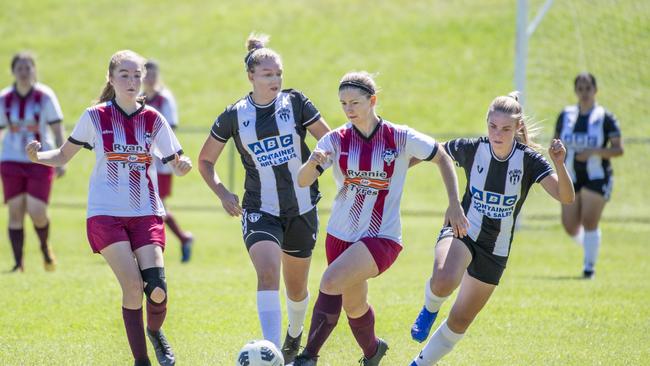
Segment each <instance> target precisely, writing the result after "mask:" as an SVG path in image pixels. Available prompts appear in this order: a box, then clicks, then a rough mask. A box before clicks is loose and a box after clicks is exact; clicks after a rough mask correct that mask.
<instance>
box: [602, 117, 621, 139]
mask: <svg viewBox="0 0 650 366" xmlns="http://www.w3.org/2000/svg"><path fill="white" fill-rule="evenodd" d="M603 129H604V130H605V131H604V132H605V136H607V138H612V137H620V136H621V128H620V127H619V125H618V120H617V119H616V116H614V115H613V114H612V113H610V112H607V113H605V122H604V123H603Z"/></svg>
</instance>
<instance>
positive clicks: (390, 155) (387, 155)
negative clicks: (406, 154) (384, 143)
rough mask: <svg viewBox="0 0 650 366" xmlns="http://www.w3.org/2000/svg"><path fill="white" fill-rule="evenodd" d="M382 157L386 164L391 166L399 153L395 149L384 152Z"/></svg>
mask: <svg viewBox="0 0 650 366" xmlns="http://www.w3.org/2000/svg"><path fill="white" fill-rule="evenodd" d="M381 157H382V158H383V159H384V161H385V162H386V164H388V166H390V165H391V164H392V163H393V161H395V158H396V157H397V151H395V150H393V149H388V150H384V152H383V153H381Z"/></svg>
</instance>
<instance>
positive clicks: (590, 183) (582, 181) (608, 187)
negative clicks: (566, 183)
mask: <svg viewBox="0 0 650 366" xmlns="http://www.w3.org/2000/svg"><path fill="white" fill-rule="evenodd" d="M582 188H586V189H588V190H590V191H593V192H596V193H598V194H600V195H601V196H603V197H604V198H605V201H609V197H610V196H611V195H612V188H614V177H613V176H612V175H611V174H607V175H605V178H603V179H592V180H589V176H588V175H587V173H586V172H580V171H576V181H575V182H573V190H574V191H575V192H576V193H578V192H580V189H582Z"/></svg>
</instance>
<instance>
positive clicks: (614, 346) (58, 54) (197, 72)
mask: <svg viewBox="0 0 650 366" xmlns="http://www.w3.org/2000/svg"><path fill="white" fill-rule="evenodd" d="M576 2H577V3H580V2H581V1H574V3H576ZM582 2H584V1H582ZM604 2H606V1H604ZM533 3H539V1H536V2H535V1H534V2H533ZM557 3H561V2H557ZM609 3H610V2H607V4H609ZM640 3H642V2H641V1H622V2H618V4H619V5H620V6H619V7H618V8H616V11H613V12H610V13H609V14H610V16H612V17H613V18H612V19H614V20H615V21H621V22H624V21H626V20H627V19H633V20H635V21H634V22H632V23H631V24H632V25H631V26H630V27H633V29H631V31H633V32H632V33H634V34H637V35H638V37H636V38H634V37H631V38H629V44H626V45H625V47H622V48H621V49H625V50H639V49H645V50H647V49H650V37H647V35H648V34H649V33H648V31H649V30H650V29H648V26H649V24H650V22H644V21H638V20H639V19H648V17H649V16H650V12H649V11H648V10H649V9H648V6H646V5H643V6H641V5H638V4H640ZM242 4H244V3H240V2H234V1H222V2H218V3H211V2H198V1H187V2H182V3H181V2H173V1H151V0H147V1H140V2H137V3H130V2H123V3H122V4H116V3H115V2H111V1H106V0H99V1H95V2H92V3H90V2H88V3H86V2H76V1H72V0H65V1H36V0H24V1H20V2H13V3H7V4H3V12H2V13H0V38H1V39H2V40H3V41H2V42H1V43H0V62H3V61H2V60H5V61H4V62H5V65H6V67H3V68H0V85H2V86H4V85H9V84H10V83H11V80H12V79H11V75H10V73H9V61H10V58H11V55H12V54H13V53H14V52H16V51H17V50H21V49H32V50H34V51H35V52H36V53H37V55H38V60H37V62H38V64H37V66H38V69H39V75H40V79H41V80H42V81H43V82H44V83H46V84H48V85H50V86H51V87H52V88H53V89H54V90H55V92H56V93H57V95H58V96H59V99H60V101H61V104H62V107H63V111H64V114H65V116H66V120H65V123H66V126H67V128H68V131H69V130H70V129H71V128H72V126H73V125H74V122H75V121H76V118H77V117H78V116H79V115H80V114H81V112H82V111H83V110H84V109H85V108H86V107H87V106H88V105H89V103H90V101H91V100H92V99H94V98H95V97H96V96H97V94H98V93H99V91H100V89H101V86H102V84H103V80H104V79H103V78H104V75H105V72H106V66H107V64H108V59H109V57H110V55H111V54H112V53H113V52H114V51H116V50H117V49H121V48H131V49H134V50H136V51H138V52H140V53H142V54H143V55H145V56H150V57H154V58H157V59H158V60H159V61H160V62H161V66H162V72H163V75H164V78H165V80H166V83H167V84H168V85H169V86H170V88H171V89H172V90H173V91H174V93H175V94H176V96H177V99H178V103H179V108H180V114H181V128H180V130H179V139H180V140H181V142H182V144H183V146H184V148H185V150H186V151H187V153H188V154H189V155H190V156H191V157H192V158H194V159H196V156H197V155H198V150H199V149H200V146H201V145H202V143H203V141H204V139H205V137H206V136H207V131H208V129H209V127H210V125H211V123H212V121H213V119H214V118H215V117H216V116H217V115H218V113H220V112H221V111H222V110H223V108H224V107H225V106H226V105H227V104H228V103H230V102H232V101H234V100H235V99H237V98H238V97H240V96H242V95H244V94H245V93H246V92H247V91H248V90H249V84H248V82H247V80H246V78H245V74H244V72H243V65H242V59H243V57H244V55H245V52H244V46H243V44H244V40H245V38H246V36H247V35H248V33H249V32H250V31H251V30H257V31H262V32H266V33H269V34H271V35H272V40H271V44H270V46H271V47H273V48H275V49H276V50H278V51H279V52H280V53H281V54H282V55H283V58H284V67H285V84H284V85H285V86H286V87H294V88H297V89H300V90H303V91H304V92H305V93H306V94H307V95H308V96H310V98H311V99H312V100H313V101H314V103H315V104H316V105H317V106H318V107H319V109H320V110H321V111H322V113H323V116H324V117H325V118H326V119H327V121H328V122H329V123H330V125H331V126H338V125H340V124H341V123H343V122H344V119H343V117H344V116H343V114H342V113H341V111H340V108H339V106H338V103H339V102H338V99H337V95H336V86H337V81H338V80H339V78H340V77H341V76H342V74H343V73H345V72H346V71H349V70H355V69H366V70H369V71H371V72H379V74H380V75H379V76H378V79H377V81H378V83H379V85H380V86H381V87H382V88H383V91H382V92H381V94H380V105H381V106H380V114H381V115H382V116H383V117H385V118H386V119H388V120H392V121H395V122H399V123H405V124H409V125H411V126H413V127H416V128H418V129H420V130H422V131H425V132H428V133H430V134H432V135H434V136H444V138H449V137H451V136H464V135H478V134H481V133H483V132H484V129H485V127H484V122H483V121H484V117H485V110H486V108H487V106H488V104H489V102H490V100H491V99H492V98H493V97H494V96H496V95H499V94H504V93H507V92H509V91H510V90H511V89H512V86H511V85H512V73H513V66H512V60H513V57H514V56H513V45H514V13H515V2H514V1H505V0H486V1H480V2H479V1H470V0H461V1H454V2H449V1H415V2H406V1H400V2H397V1H375V2H344V1H339V0H337V1H313V2H296V1H289V0H280V1H275V2H271V1H258V2H249V3H245V4H246V6H244V5H242ZM635 4H636V5H635ZM635 6H636V8H635ZM561 9H562V8H561V6H560V4H557V7H556V8H553V9H552V10H551V12H550V13H549V15H548V17H549V18H548V20H549V21H548V22H547V21H546V20H545V21H544V23H542V24H543V25H545V24H549V28H547V29H549V31H548V32H547V33H543V32H542V31H543V29H544V28H543V27H541V28H540V31H539V32H540V33H539V37H538V40H539V41H540V42H541V41H542V40H544V47H545V48H544V50H545V52H547V53H546V54H547V55H554V56H553V58H548V59H547V60H544V58H543V57H538V56H539V54H540V52H541V51H539V50H537V51H533V50H531V54H534V55H537V56H536V57H537V58H536V59H535V60H536V61H535V62H534V65H535V68H536V69H534V71H531V74H532V76H534V77H533V79H532V80H531V82H530V87H531V88H533V89H532V90H531V91H530V95H531V98H533V99H531V105H533V106H534V107H535V108H534V112H535V113H534V114H535V118H536V120H538V121H540V126H541V127H542V128H543V137H542V138H541V139H540V141H542V142H543V143H546V141H547V140H548V136H549V135H550V133H551V131H552V128H553V124H554V120H555V117H556V115H557V113H558V112H559V110H560V109H561V108H562V107H563V106H564V105H566V104H570V103H573V102H574V99H573V96H572V93H571V80H572V78H573V76H574V74H575V73H577V72H578V71H580V70H581V66H577V65H576V64H573V63H571V62H568V61H566V62H560V61H558V60H559V59H560V56H557V55H562V52H563V49H564V48H565V47H566V44H565V43H566V42H565V41H566V39H559V38H558V41H557V42H549V41H548V39H549V38H553V37H555V36H554V35H553V34H555V33H553V32H556V33H557V32H558V27H559V28H561V27H562V26H564V23H562V21H561V20H562V19H563V13H562V12H561ZM608 9H609V8H608ZM610 10H611V9H610ZM599 16H600V15H599ZM595 19H600V18H598V17H595ZM643 35H645V37H643ZM532 45H533V43H531V47H532ZM554 45H555V46H554ZM553 47H556V48H553ZM546 61H547V62H546ZM531 62H532V61H531ZM617 62H618V63H616V62H613V63H607V62H601V63H596V64H595V67H596V71H595V72H596V75H597V76H598V75H603V76H604V77H603V78H601V79H599V82H600V84H601V85H602V88H601V92H600V94H599V96H600V100H601V101H602V102H603V103H604V104H605V106H607V107H609V108H610V109H612V110H613V111H614V112H616V113H617V116H618V117H619V119H620V121H621V126H622V129H623V134H624V136H626V137H627V136H630V137H633V138H636V139H637V140H641V141H642V140H643V139H644V138H646V139H647V138H648V137H650V127H649V126H650V125H649V124H648V123H647V113H646V112H648V113H650V112H649V108H648V106H647V100H646V99H647V96H648V95H650V94H649V93H650V92H649V89H650V87H649V85H650V79H648V73H647V71H646V70H648V69H650V68H648V58H647V51H646V53H644V52H643V51H634V52H628V53H625V54H624V57H621V58H620V60H617ZM621 65H634V66H635V67H636V68H634V69H632V70H631V71H630V69H628V68H625V67H623V68H621ZM644 65H645V66H644ZM544 70H546V71H544ZM638 70H643V72H637V71H638ZM616 75H621V76H620V78H621V79H622V80H630V81H629V82H627V83H623V84H622V83H620V82H618V81H619V78H618V77H616ZM608 87H609V88H608ZM558 88H564V89H561V90H560V89H558ZM643 98H646V99H643ZM635 100H638V101H641V100H643V101H645V104H643V103H638V104H632V103H631V102H630V101H635ZM314 143H315V142H314V141H313V139H311V140H310V145H312V146H313V144H314ZM649 155H650V145H649V144H647V143H636V144H629V145H628V146H627V147H626V153H625V156H624V157H623V158H621V159H617V160H615V161H614V167H615V170H616V185H615V188H614V194H613V198H612V201H611V203H610V204H609V205H608V206H607V208H606V210H605V213H604V219H603V223H602V231H603V246H602V250H601V256H600V262H599V264H598V274H597V277H596V280H595V281H582V280H579V279H577V276H578V275H579V274H580V272H581V269H582V268H581V262H582V253H581V250H580V248H578V247H577V246H575V245H574V244H573V243H572V242H571V241H570V239H569V238H568V237H567V236H566V235H565V234H564V233H563V231H562V228H561V226H560V222H559V216H558V213H559V204H556V203H555V202H552V201H551V200H550V198H549V197H547V196H546V194H545V193H544V192H543V190H542V189H541V187H539V186H538V187H536V188H535V189H534V190H533V192H532V193H531V195H530V196H529V199H528V201H527V203H526V205H525V210H524V221H523V227H522V229H521V230H520V231H519V232H517V234H516V237H515V241H514V243H513V249H512V255H511V258H510V261H509V266H508V269H507V270H506V272H505V275H504V278H503V280H502V283H501V285H500V286H499V288H498V289H497V291H496V292H495V294H494V296H493V297H492V299H491V300H490V302H489V303H488V305H487V307H486V308H485V309H484V310H483V312H481V314H480V315H479V317H478V319H477V320H476V321H475V323H474V324H473V325H472V327H471V328H470V330H469V332H468V334H467V336H466V337H465V338H464V339H463V340H462V341H461V343H459V344H458V346H457V347H456V349H455V350H454V351H453V352H452V353H451V354H450V355H448V356H447V357H446V358H445V359H443V361H442V362H441V364H444V365H458V364H460V365H523V364H532V365H549V364H552V365H585V364H587V365H599V364H602V365H641V364H650V361H649V360H650V347H649V346H648V345H649V344H650V336H649V335H648V333H647V331H648V329H650V307H649V306H648V303H650V282H649V281H648V278H649V277H650V267H649V264H650V263H649V262H650V260H649V258H650V256H648V254H647V248H646V247H647V245H646V244H647V243H646V242H647V239H646V238H647V237H648V236H649V235H650V213H649V212H650V211H648V209H647V202H648V200H647V198H646V195H645V190H644V187H645V186H646V184H647V181H648V179H649V178H650V174H649V173H648V172H647V169H646V166H647V164H648V163H649V162H650V160H649V159H648V156H649ZM93 162H94V161H93V156H92V154H91V153H88V152H86V151H82V152H80V153H79V154H78V155H77V157H76V158H75V160H74V161H73V162H71V164H70V165H69V167H68V173H67V175H66V176H65V177H64V178H62V179H61V180H58V181H56V182H55V186H54V192H53V196H52V206H51V210H50V215H51V221H52V230H51V238H52V239H51V241H52V243H53V245H54V248H55V251H56V254H57V257H58V260H59V267H58V269H57V271H56V272H55V273H46V272H44V270H43V266H42V262H41V257H40V253H39V250H38V246H37V244H36V237H35V234H34V233H33V231H32V230H31V229H30V228H31V223H30V222H29V221H26V225H25V227H26V228H28V229H27V230H26V235H27V242H26V259H25V262H26V272H25V273H24V274H18V275H15V274H5V273H0V364H1V365H44V364H48V365H127V364H129V363H130V362H131V355H130V351H129V348H128V344H127V341H126V337H125V336H124V329H123V325H122V319H121V316H120V298H121V295H120V289H119V286H118V284H117V281H116V280H115V279H114V277H113V274H112V273H111V271H110V269H109V268H108V266H107V265H106V264H105V263H104V261H103V259H102V258H101V256H98V255H93V254H92V253H91V251H90V248H89V246H88V244H87V241H86V235H85V202H86V194H87V186H88V176H89V174H90V171H91V166H92V164H93ZM218 170H219V171H220V173H221V174H223V175H224V176H227V173H228V172H227V163H226V160H224V161H223V164H221V165H220V166H219V169H218ZM241 173H242V172H241V169H238V170H237V171H236V173H235V175H236V179H235V187H234V188H233V189H234V190H235V191H237V192H238V193H241V186H242V183H243V176H242V174H241ZM321 183H322V187H323V189H322V190H323V193H324V199H323V200H322V201H321V204H320V208H321V228H322V229H323V230H324V228H325V225H326V222H327V219H328V217H329V214H330V212H329V210H328V208H329V207H330V206H331V201H332V198H333V188H334V187H333V182H332V178H331V173H329V172H328V173H326V174H324V176H323V178H322V179H321ZM444 197H445V195H444V188H443V186H442V183H441V180H440V178H439V174H438V172H437V169H436V168H435V167H434V166H432V165H429V164H420V165H419V166H417V167H415V168H414V169H412V171H411V172H410V177H409V179H408V180H407V187H406V190H405V194H404V199H403V203H402V208H403V211H404V215H403V221H402V223H403V228H404V234H403V237H404V243H405V249H404V251H403V252H402V254H401V256H400V258H399V260H398V261H397V262H396V264H395V265H394V266H393V267H392V268H391V269H390V270H389V271H388V272H387V273H385V274H384V275H382V276H381V277H380V278H378V279H375V280H372V281H371V283H370V301H371V303H372V304H373V306H374V307H375V309H376V312H377V314H378V319H377V334H378V335H379V336H381V337H383V338H385V339H386V340H387V341H388V342H389V344H390V346H391V350H390V351H389V353H388V356H387V357H386V358H385V362H384V363H383V364H384V365H390V366H393V365H406V364H408V362H410V360H411V358H412V357H413V356H415V355H416V354H417V352H418V351H419V349H420V345H419V344H416V343H415V342H413V341H411V340H410V335H409V329H410V325H411V322H412V321H413V319H414V318H415V316H416V315H417V312H418V311H419V309H420V307H421V306H422V297H423V295H422V292H423V285H424V281H425V279H426V278H427V277H428V276H429V275H430V270H431V265H432V260H433V258H432V253H433V244H434V240H435V238H436V235H437V232H438V230H439V228H440V225H441V221H442V213H443V212H444V210H445V198H444ZM169 206H170V207H171V208H172V209H174V210H175V211H176V214H177V215H176V216H177V218H178V220H179V221H180V223H181V224H182V225H183V226H185V227H186V228H187V229H189V230H191V231H192V232H193V233H194V234H195V237H196V246H195V253H194V254H195V256H194V258H193V260H192V262H191V263H190V264H189V265H181V264H180V263H179V262H180V260H179V258H180V253H179V246H178V243H177V242H176V241H175V240H174V239H173V238H172V237H171V236H170V240H169V243H168V250H167V252H166V260H167V266H166V267H167V276H168V283H169V291H170V302H169V312H168V318H167V321H166V323H165V327H164V328H165V331H166V333H167V335H168V337H169V339H170V341H171V343H172V345H173V346H174V350H175V352H176V355H177V358H178V361H179V364H180V365H232V364H234V359H235V356H236V354H237V351H238V350H239V348H240V347H241V346H242V345H243V344H244V343H246V342H247V341H249V340H251V339H257V338H260V337H261V331H260V328H259V324H258V320H257V316H256V307H255V296H254V292H255V275H254V271H253V268H252V265H250V262H249V260H248V258H247V254H246V251H245V249H244V245H243V243H242V240H241V237H240V232H241V231H240V226H239V221H238V220H237V219H233V218H230V217H228V216H226V215H225V214H224V213H223V212H222V209H221V206H220V203H219V202H218V200H217V199H216V197H213V196H212V195H211V194H210V192H209V190H208V189H207V187H206V186H205V184H204V183H203V181H202V180H201V178H200V176H199V174H198V172H196V171H194V172H192V173H190V175H189V176H188V177H184V178H178V179H176V180H175V190H174V196H173V197H172V199H171V200H170V202H169ZM6 223H7V211H6V209H5V208H4V207H3V208H0V230H3V231H4V230H5V229H4V228H5V227H6ZM0 238H1V239H0V243H1V244H0V269H2V268H5V269H9V268H11V266H12V258H11V252H10V246H9V244H8V243H7V239H6V234H1V235H0ZM324 268H325V258H324V248H323V236H322V235H321V237H320V238H319V242H318V244H317V249H316V252H315V255H314V259H313V265H312V271H311V277H310V279H311V281H310V291H311V293H312V295H313V296H314V295H315V294H316V293H317V290H318V283H319V279H320V276H321V274H322V273H323V271H324ZM314 298H315V297H312V299H314ZM312 305H313V301H312ZM312 305H310V308H311V306H312ZM450 305H451V301H449V302H448V303H447V304H445V305H444V306H443V308H442V314H441V317H442V318H444V317H446V314H447V313H448V311H449V309H450ZM308 317H309V315H308ZM346 323H347V322H346V320H345V318H344V317H341V319H340V321H339V326H338V328H337V329H336V330H335V331H334V333H333V335H332V337H331V339H330V340H329V342H328V343H327V344H326V346H325V347H324V349H323V350H322V357H321V360H320V363H319V364H322V365H346V366H349V365H353V364H355V361H356V360H357V359H358V358H359V357H360V350H359V349H358V346H357V345H356V342H355V341H354V339H353V337H352V335H351V333H350V331H349V328H348V326H347V324H346Z"/></svg>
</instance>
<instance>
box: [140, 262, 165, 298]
mask: <svg viewBox="0 0 650 366" xmlns="http://www.w3.org/2000/svg"><path fill="white" fill-rule="evenodd" d="M140 273H141V274H142V281H144V282H145V283H146V285H145V286H144V293H145V295H146V296H147V299H148V300H149V301H153V300H151V293H153V290H155V289H156V287H158V288H160V289H161V290H163V291H164V292H165V300H167V282H165V269H164V268H162V267H151V268H147V269H143V270H142V271H140Z"/></svg>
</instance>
